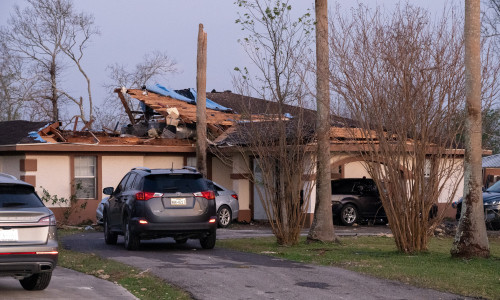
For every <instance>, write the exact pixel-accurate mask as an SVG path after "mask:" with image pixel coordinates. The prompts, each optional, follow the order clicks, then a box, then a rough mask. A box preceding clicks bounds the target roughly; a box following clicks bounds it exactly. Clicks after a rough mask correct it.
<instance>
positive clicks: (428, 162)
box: [424, 158, 432, 178]
mask: <svg viewBox="0 0 500 300" xmlns="http://www.w3.org/2000/svg"><path fill="white" fill-rule="evenodd" d="M431 166H432V165H431V160H430V159H428V158H427V159H426V160H425V165H424V178H429V177H431Z"/></svg>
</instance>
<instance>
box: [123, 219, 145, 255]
mask: <svg viewBox="0 0 500 300" xmlns="http://www.w3.org/2000/svg"><path fill="white" fill-rule="evenodd" d="M124 239H125V249H127V250H136V249H137V248H139V244H140V242H141V240H140V239H139V236H138V235H137V234H135V233H134V232H133V231H132V226H131V224H130V220H126V221H125V235H124Z"/></svg>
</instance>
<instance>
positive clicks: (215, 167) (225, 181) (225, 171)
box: [212, 157, 233, 189]
mask: <svg viewBox="0 0 500 300" xmlns="http://www.w3.org/2000/svg"><path fill="white" fill-rule="evenodd" d="M231 172H232V169H231V167H230V166H228V165H227V164H225V163H223V162H222V161H221V160H220V159H219V158H217V157H212V181H215V182H217V183H218V184H220V185H222V186H223V187H225V188H228V189H233V182H232V180H231Z"/></svg>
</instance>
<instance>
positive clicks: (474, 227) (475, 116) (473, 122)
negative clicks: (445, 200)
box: [451, 0, 490, 258]
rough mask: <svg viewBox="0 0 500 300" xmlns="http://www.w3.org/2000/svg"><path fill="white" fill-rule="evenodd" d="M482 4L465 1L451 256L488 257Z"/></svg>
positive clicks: (470, 0) (477, 1) (474, 1)
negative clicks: (459, 161)
mask: <svg viewBox="0 0 500 300" xmlns="http://www.w3.org/2000/svg"><path fill="white" fill-rule="evenodd" d="M480 13H481V11H480V0H465V24H464V38H465V94H466V95H465V96H466V101H467V102H466V112H467V116H466V118H467V119H466V121H465V158H464V165H465V172H464V198H463V202H462V213H461V217H460V221H459V223H458V228H457V233H456V236H455V241H454V242H453V247H452V248H451V255H452V256H453V257H464V258H470V257H488V256H489V255H490V249H489V244H488V236H487V235H486V225H485V223H484V208H483V193H482V152H483V149H482V144H481V138H482V136H481V135H482V128H481V44H480V37H481V15H480Z"/></svg>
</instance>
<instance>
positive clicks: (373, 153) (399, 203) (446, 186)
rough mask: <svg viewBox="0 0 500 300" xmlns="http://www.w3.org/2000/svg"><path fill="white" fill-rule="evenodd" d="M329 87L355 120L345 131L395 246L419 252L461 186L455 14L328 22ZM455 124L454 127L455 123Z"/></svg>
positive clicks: (357, 15)
mask: <svg viewBox="0 0 500 300" xmlns="http://www.w3.org/2000/svg"><path fill="white" fill-rule="evenodd" d="M330 26H331V35H330V45H331V53H330V58H331V64H330V70H331V83H332V86H333V88H334V91H335V94H337V95H338V96H340V97H341V98H342V99H343V100H344V101H345V103H346V105H347V107H348V108H349V109H350V111H351V115H352V117H353V118H354V119H355V120H356V121H357V122H358V126H357V127H358V128H357V129H356V128H353V129H352V130H351V136H352V143H353V145H354V146H355V147H356V148H358V149H360V150H359V154H360V155H361V156H362V157H363V159H364V161H365V162H366V167H367V171H368V172H369V174H370V175H371V176H372V177H373V179H374V180H375V182H376V183H377V186H378V189H379V191H380V197H381V200H382V203H383V207H384V209H385V211H386V214H387V216H388V220H389V226H390V227H391V230H392V232H393V234H394V239H395V242H396V246H397V248H398V249H399V250H400V251H402V252H406V253H412V252H418V251H423V250H426V249H427V244H428V237H429V235H430V234H431V233H432V231H433V228H434V227H435V226H436V224H437V223H438V222H439V221H440V220H441V219H442V216H443V215H442V212H441V214H440V215H439V216H438V217H436V218H431V212H432V211H433V206H434V205H435V204H436V203H437V202H438V199H440V200H441V202H446V203H448V204H449V203H450V202H451V201H452V199H453V198H454V197H455V195H456V191H457V188H458V185H459V183H460V181H461V179H462V162H461V159H459V158H460V157H461V152H460V150H457V148H459V146H458V145H457V144H456V142H455V137H456V135H457V134H459V133H460V132H461V130H462V128H463V122H460V120H461V119H460V115H461V112H462V109H463V105H464V97H465V94H464V69H463V35H462V33H461V31H460V30H459V29H460V28H461V19H460V18H458V17H457V15H456V13H455V10H454V9H451V10H445V12H444V13H443V16H442V17H441V18H440V19H437V20H435V21H434V20H432V19H431V18H430V17H429V13H428V12H427V11H426V10H424V9H422V8H418V7H415V6H412V5H410V4H404V5H398V6H396V8H395V9H394V12H391V13H387V12H385V11H383V10H381V9H380V8H376V9H373V10H371V9H369V8H367V7H365V6H363V5H360V6H359V7H358V8H357V9H355V10H353V12H352V14H351V15H350V16H346V15H345V14H342V13H340V12H339V11H338V10H337V12H336V14H335V18H334V19H333V20H332V21H331V23H330ZM457 120H458V121H457Z"/></svg>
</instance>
